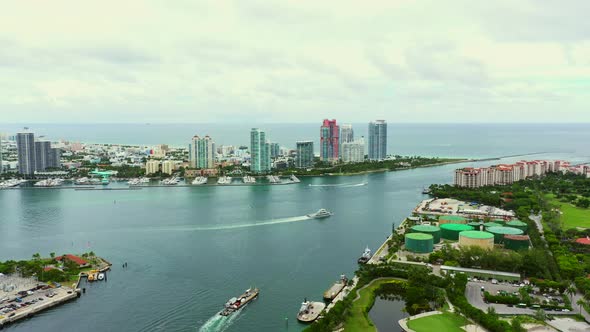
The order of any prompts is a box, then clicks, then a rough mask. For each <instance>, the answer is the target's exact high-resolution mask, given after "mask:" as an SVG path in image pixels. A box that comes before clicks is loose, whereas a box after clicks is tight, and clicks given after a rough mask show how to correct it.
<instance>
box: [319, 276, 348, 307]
mask: <svg viewBox="0 0 590 332" xmlns="http://www.w3.org/2000/svg"><path fill="white" fill-rule="evenodd" d="M347 282H348V278H346V276H345V275H341V276H340V280H338V281H336V282H335V283H334V284H333V285H332V287H330V288H329V289H328V290H326V291H325V292H324V300H325V301H328V302H331V301H332V300H334V299H335V298H336V296H338V294H340V292H342V290H343V289H344V287H346V283H347Z"/></svg>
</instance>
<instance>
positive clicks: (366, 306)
mask: <svg viewBox="0 0 590 332" xmlns="http://www.w3.org/2000/svg"><path fill="white" fill-rule="evenodd" d="M394 282H403V281H400V280H397V279H390V278H388V279H380V280H376V281H373V282H372V283H370V284H369V286H367V287H366V288H364V289H363V290H361V291H360V292H359V294H360V298H359V299H358V300H356V301H354V302H353V303H352V308H351V315H350V316H349V317H348V318H347V319H346V322H344V331H345V332H357V331H367V332H370V331H377V329H376V328H375V326H374V325H373V323H372V322H371V319H370V318H369V315H368V312H369V310H370V309H371V307H372V306H373V304H374V303H375V290H376V289H378V288H379V287H381V285H384V284H388V283H394Z"/></svg>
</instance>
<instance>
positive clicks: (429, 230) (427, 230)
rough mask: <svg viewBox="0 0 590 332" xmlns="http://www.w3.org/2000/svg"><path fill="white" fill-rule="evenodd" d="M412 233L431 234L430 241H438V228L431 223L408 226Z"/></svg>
mask: <svg viewBox="0 0 590 332" xmlns="http://www.w3.org/2000/svg"><path fill="white" fill-rule="evenodd" d="M410 232H412V233H423V234H430V235H432V241H433V242H434V243H439V242H440V228H438V227H436V226H431V225H416V226H412V228H410Z"/></svg>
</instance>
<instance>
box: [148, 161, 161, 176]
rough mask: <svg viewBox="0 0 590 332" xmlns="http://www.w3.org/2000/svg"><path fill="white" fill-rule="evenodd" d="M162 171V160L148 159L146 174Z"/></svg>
mask: <svg viewBox="0 0 590 332" xmlns="http://www.w3.org/2000/svg"><path fill="white" fill-rule="evenodd" d="M159 171H160V161H159V160H148V161H147V162H146V163H145V174H146V175H149V174H154V173H158V172H159Z"/></svg>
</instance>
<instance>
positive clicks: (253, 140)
mask: <svg viewBox="0 0 590 332" xmlns="http://www.w3.org/2000/svg"><path fill="white" fill-rule="evenodd" d="M250 171H252V172H254V173H266V172H269V171H270V143H268V141H267V140H266V133H265V132H264V131H262V130H260V129H258V128H252V130H251V131H250Z"/></svg>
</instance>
